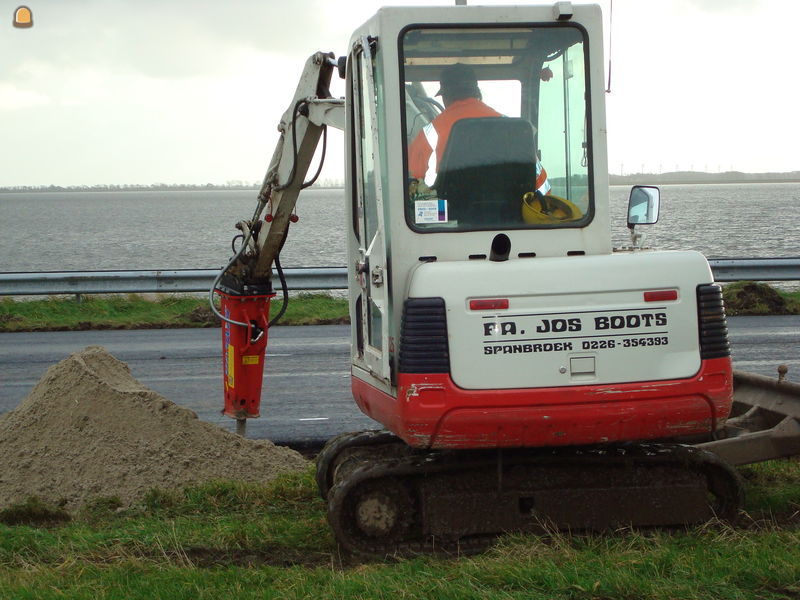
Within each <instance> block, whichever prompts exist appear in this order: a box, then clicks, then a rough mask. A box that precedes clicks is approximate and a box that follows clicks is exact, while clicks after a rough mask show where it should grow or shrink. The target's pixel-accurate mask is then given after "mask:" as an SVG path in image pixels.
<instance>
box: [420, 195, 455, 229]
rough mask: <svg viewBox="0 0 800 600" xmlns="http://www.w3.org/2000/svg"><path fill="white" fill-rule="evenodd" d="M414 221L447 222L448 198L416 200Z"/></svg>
mask: <svg viewBox="0 0 800 600" xmlns="http://www.w3.org/2000/svg"><path fill="white" fill-rule="evenodd" d="M414 222H415V223H417V224H420V223H447V200H441V199H434V200H416V201H415V202H414Z"/></svg>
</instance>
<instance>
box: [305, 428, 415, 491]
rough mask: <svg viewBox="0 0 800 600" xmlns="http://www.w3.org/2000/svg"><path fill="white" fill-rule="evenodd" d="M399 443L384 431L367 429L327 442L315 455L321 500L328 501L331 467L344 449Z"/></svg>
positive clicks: (343, 434) (344, 434) (389, 433)
mask: <svg viewBox="0 0 800 600" xmlns="http://www.w3.org/2000/svg"><path fill="white" fill-rule="evenodd" d="M388 443H401V444H404V442H403V441H402V440H401V439H400V438H399V437H397V436H396V435H394V434H393V433H392V432H390V431H387V430H385V429H367V430H364V431H355V432H348V433H342V434H339V435H337V436H336V437H334V438H331V439H330V440H328V442H327V443H326V444H325V446H324V447H323V448H322V450H321V451H320V453H319V454H318V455H317V460H316V463H317V469H316V474H315V479H316V482H317V489H318V490H319V494H320V496H321V497H322V499H323V500H327V499H328V492H329V490H330V487H331V485H332V478H331V473H330V470H331V466H332V465H333V461H334V460H335V459H336V457H337V456H338V455H339V454H340V453H341V452H342V451H343V450H345V449H346V448H353V447H357V446H359V447H366V446H373V445H376V444H388Z"/></svg>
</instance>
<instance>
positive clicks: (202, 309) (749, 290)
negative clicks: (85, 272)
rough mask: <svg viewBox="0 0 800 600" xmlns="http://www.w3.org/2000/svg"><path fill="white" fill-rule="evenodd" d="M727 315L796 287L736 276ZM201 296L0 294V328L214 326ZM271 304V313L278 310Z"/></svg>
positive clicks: (797, 309) (326, 319)
mask: <svg viewBox="0 0 800 600" xmlns="http://www.w3.org/2000/svg"><path fill="white" fill-rule="evenodd" d="M723 293H724V297H725V304H726V307H727V311H728V314H729V315H769V314H800V292H785V291H783V290H776V289H775V288H772V287H770V286H768V285H765V284H759V283H753V282H747V281H741V282H738V283H732V284H727V285H725V286H724V287H723ZM207 302H208V301H207V300H206V299H205V298H198V297H196V296H186V295H167V294H163V295H160V296H159V297H157V299H155V300H153V299H147V298H145V297H143V296H141V295H138V294H128V295H98V296H84V297H83V298H82V299H81V301H80V302H78V301H77V300H76V299H75V298H74V297H72V296H69V297H63V296H62V297H49V298H45V299H41V300H24V301H18V300H14V299H13V298H4V299H0V332H11V331H70V330H85V329H162V328H167V327H215V326H217V325H218V323H217V320H216V318H215V317H214V315H213V314H212V313H211V310H210V309H209V308H208V304H207ZM280 304H281V301H280V299H276V300H274V301H273V303H272V309H271V315H273V316H274V315H276V314H277V312H278V310H280ZM349 322H350V321H349V316H348V308H347V300H346V299H345V298H335V297H332V296H330V295H328V294H298V295H296V296H292V297H291V298H290V302H289V307H288V309H287V311H286V314H285V315H284V316H283V318H282V319H281V320H280V321H279V324H280V325H326V324H332V323H349Z"/></svg>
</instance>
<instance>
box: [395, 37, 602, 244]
mask: <svg viewBox="0 0 800 600" xmlns="http://www.w3.org/2000/svg"><path fill="white" fill-rule="evenodd" d="M585 45H586V44H585V36H584V32H583V30H582V29H580V28H578V27H575V26H540V27H488V28H466V29H465V28H460V27H459V28H411V29H408V30H406V31H404V32H403V33H402V34H401V38H400V48H401V53H400V60H401V69H400V71H401V77H402V83H403V94H404V105H405V114H404V127H405V134H406V135H405V149H404V150H405V168H406V181H407V186H406V198H405V202H406V220H407V222H408V224H409V226H410V227H411V228H412V229H415V230H417V231H421V232H440V231H473V230H486V229H527V228H553V227H583V226H585V225H587V224H588V223H589V221H590V220H591V216H592V212H593V210H592V189H591V180H590V177H589V168H588V165H589V164H590V158H591V157H590V156H588V152H589V149H590V144H589V140H588V137H587V136H588V131H589V114H588V105H587V103H586V97H587V94H586V92H587V80H588V78H587V68H586V61H587V59H586V52H585Z"/></svg>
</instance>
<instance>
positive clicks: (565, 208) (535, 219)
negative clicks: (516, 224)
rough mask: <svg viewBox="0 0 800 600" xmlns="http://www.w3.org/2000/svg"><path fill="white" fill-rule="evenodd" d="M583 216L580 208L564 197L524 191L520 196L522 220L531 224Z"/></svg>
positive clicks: (562, 221)
mask: <svg viewBox="0 0 800 600" xmlns="http://www.w3.org/2000/svg"><path fill="white" fill-rule="evenodd" d="M582 216H583V213H582V212H581V209H580V208H578V207H577V206H575V205H574V204H573V203H572V202H570V201H569V200H567V199H566V198H560V197H559V196H554V195H553V194H550V195H548V196H544V195H542V194H536V193H534V192H526V193H525V195H524V196H523V197H522V220H523V221H525V222H526V223H530V224H531V225H557V224H559V223H564V222H566V221H575V220H577V219H580V218H581V217H582Z"/></svg>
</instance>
